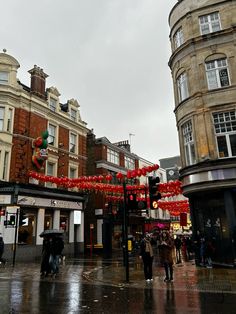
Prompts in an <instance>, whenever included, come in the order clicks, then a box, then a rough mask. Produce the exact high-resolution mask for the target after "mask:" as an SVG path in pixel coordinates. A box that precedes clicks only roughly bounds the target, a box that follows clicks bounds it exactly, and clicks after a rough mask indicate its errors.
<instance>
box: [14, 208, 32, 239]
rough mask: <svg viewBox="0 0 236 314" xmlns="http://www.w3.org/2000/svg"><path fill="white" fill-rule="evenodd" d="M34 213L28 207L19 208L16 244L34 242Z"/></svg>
mask: <svg viewBox="0 0 236 314" xmlns="http://www.w3.org/2000/svg"><path fill="white" fill-rule="evenodd" d="M35 234H36V214H35V213H34V212H32V211H30V209H21V212H20V219H19V231H18V244H23V245H24V244H31V245H34V244H35Z"/></svg>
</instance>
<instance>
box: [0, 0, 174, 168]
mask: <svg viewBox="0 0 236 314" xmlns="http://www.w3.org/2000/svg"><path fill="white" fill-rule="evenodd" d="M176 2H177V0H68V1H65V0H40V1H33V0H24V1H19V0H7V1H4V2H3V3H2V9H1V11H2V12H4V14H2V15H1V27H0V42H1V44H2V47H1V50H2V49H3V48H6V49H7V53H8V54H10V55H12V56H13V57H15V58H16V59H17V60H18V62H19V63H20V65H21V67H20V69H19V71H18V78H19V79H20V81H21V82H22V83H24V84H26V85H28V86H29V84H30V74H29V73H27V71H28V70H29V69H31V68H32V67H33V65H34V64H36V65H37V66H39V67H41V68H43V69H44V71H45V73H47V74H48V75H49V78H48V79H47V87H50V86H55V87H56V88H57V89H58V91H59V92H60V94H61V96H60V101H61V102H62V103H63V102H66V101H67V100H68V99H71V98H74V99H77V100H78V101H79V103H80V113H81V118H82V120H84V121H85V122H87V126H88V128H90V129H91V128H93V129H94V133H95V135H96V137H97V138H98V137H102V136H105V137H107V138H108V139H109V140H110V142H112V143H114V142H118V141H123V140H130V139H131V151H132V152H133V153H135V154H137V155H139V156H140V157H143V158H145V159H147V160H149V161H151V162H154V163H158V161H159V159H160V158H165V157H172V156H176V155H179V145H178V137H177V129H176V123H175V116H174V113H173V110H174V96H173V86H172V79H171V73H170V69H169V67H168V60H169V57H170V53H171V52H170V43H169V25H168V15H169V12H170V10H171V8H172V7H173V6H174V4H175V3H176ZM130 133H132V134H135V135H133V136H130V135H129V134H130Z"/></svg>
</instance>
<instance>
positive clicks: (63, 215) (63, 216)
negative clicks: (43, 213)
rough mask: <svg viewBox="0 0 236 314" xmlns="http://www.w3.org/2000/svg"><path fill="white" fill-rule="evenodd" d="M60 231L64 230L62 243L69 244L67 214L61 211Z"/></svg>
mask: <svg viewBox="0 0 236 314" xmlns="http://www.w3.org/2000/svg"><path fill="white" fill-rule="evenodd" d="M60 229H62V230H64V241H65V242H67V243H68V242H69V212H66V211H61V215H60Z"/></svg>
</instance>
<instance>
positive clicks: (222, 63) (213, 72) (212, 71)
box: [205, 58, 231, 90]
mask: <svg viewBox="0 0 236 314" xmlns="http://www.w3.org/2000/svg"><path fill="white" fill-rule="evenodd" d="M205 68H206V77H207V84H208V88H209V90H211V89H216V88H223V87H228V86H230V85H231V84H230V76H229V68H228V63H227V59H226V58H221V59H216V60H212V61H208V62H205Z"/></svg>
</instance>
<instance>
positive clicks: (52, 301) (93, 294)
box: [0, 259, 236, 314]
mask: <svg viewBox="0 0 236 314" xmlns="http://www.w3.org/2000/svg"><path fill="white" fill-rule="evenodd" d="M39 268H40V267H39V264H24V265H23V264H17V265H16V266H15V267H14V268H12V267H11V266H7V267H6V268H3V267H0V313H1V314H8V313H33V314H37V313H40V314H41V313H45V314H46V313H47V314H50V313H58V314H67V313H68V314H69V313H134V314H139V313H170V314H172V313H173V314H174V313H176V314H177V313H178V314H185V313H186V314H192V313H193V314H195V313H207V314H221V313H222V314H223V313H224V314H225V313H227V314H231V313H232V314H233V313H234V314H235V313H236V273H235V272H236V270H234V269H197V268H196V267H195V266H194V265H192V263H186V264H184V265H181V266H179V267H177V266H175V272H174V283H164V282H163V269H162V268H160V267H159V266H158V265H157V264H155V265H154V281H153V283H148V284H147V283H146V282H145V280H144V279H143V272H142V264H140V262H138V261H134V262H132V263H131V264H130V282H129V283H126V282H125V269H124V267H123V265H122V261H121V260H116V261H115V260H113V261H112V260H110V261H103V260H101V259H85V260H83V259H81V260H68V261H66V263H65V265H61V268H60V274H59V275H58V276H57V277H56V278H55V279H52V278H51V277H49V278H44V279H41V278H40V274H39Z"/></svg>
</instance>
